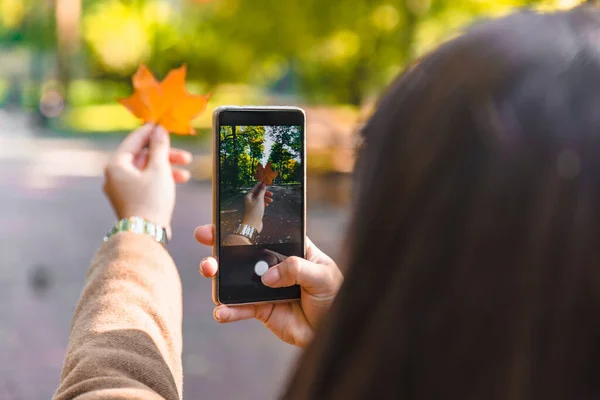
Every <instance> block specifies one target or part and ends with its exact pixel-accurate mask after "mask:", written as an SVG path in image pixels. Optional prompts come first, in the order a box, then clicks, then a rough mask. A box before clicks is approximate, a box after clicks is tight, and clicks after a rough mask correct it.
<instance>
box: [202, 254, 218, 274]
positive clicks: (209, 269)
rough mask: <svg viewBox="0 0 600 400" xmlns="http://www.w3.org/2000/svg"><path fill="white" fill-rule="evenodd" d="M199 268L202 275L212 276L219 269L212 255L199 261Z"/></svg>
mask: <svg viewBox="0 0 600 400" xmlns="http://www.w3.org/2000/svg"><path fill="white" fill-rule="evenodd" d="M199 270H200V274H202V276H203V277H205V278H212V277H213V276H215V274H216V273H217V271H218V270H219V264H218V263H217V260H215V259H214V257H206V258H205V259H204V260H202V261H200V266H199Z"/></svg>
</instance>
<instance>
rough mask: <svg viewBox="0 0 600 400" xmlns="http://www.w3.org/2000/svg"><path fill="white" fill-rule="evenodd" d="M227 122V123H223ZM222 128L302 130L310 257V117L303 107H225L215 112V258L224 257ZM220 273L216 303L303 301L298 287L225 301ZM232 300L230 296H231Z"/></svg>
mask: <svg viewBox="0 0 600 400" xmlns="http://www.w3.org/2000/svg"><path fill="white" fill-rule="evenodd" d="M223 121H225V122H223ZM221 125H289V126H301V127H302V138H303V141H302V142H303V143H302V166H303V178H304V182H303V191H302V192H303V193H302V218H301V221H302V247H303V249H304V256H305V255H306V114H305V112H304V110H302V109H301V108H299V107H263V106H222V107H219V108H217V109H216V110H215V111H214V113H213V174H212V175H213V185H212V187H213V223H214V225H215V243H214V246H213V257H215V258H216V259H217V261H218V260H219V254H220V214H219V208H220V207H219V204H220V200H219V193H220V187H219V186H220V177H219V146H220V143H219V141H220V137H219V131H220V127H221ZM220 292H221V288H220V281H219V273H218V272H217V274H216V275H215V276H214V277H213V281H212V297H213V302H214V303H215V304H227V305H240V304H260V303H275V302H288V301H293V300H297V299H299V298H300V289H299V288H296V289H295V290H294V291H289V292H290V293H293V294H291V295H285V296H273V295H271V296H265V295H260V294H257V297H256V298H248V297H252V296H248V295H246V296H241V297H244V299H243V300H241V299H232V300H229V299H224V298H222V297H223V296H221V294H220ZM227 297H230V296H227Z"/></svg>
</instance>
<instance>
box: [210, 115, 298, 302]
mask: <svg viewBox="0 0 600 400" xmlns="http://www.w3.org/2000/svg"><path fill="white" fill-rule="evenodd" d="M224 111H299V112H301V113H302V116H303V117H304V122H303V126H302V132H303V135H304V137H303V139H304V140H303V141H302V148H303V150H302V154H303V156H304V157H303V158H304V159H303V160H302V164H303V165H302V169H303V174H304V185H303V188H302V189H303V190H302V197H303V201H302V204H303V207H302V221H303V224H302V237H303V243H304V257H306V186H307V185H306V181H307V176H306V158H307V157H306V112H305V111H304V110H303V109H302V108H300V107H293V106H221V107H217V108H216V109H215V111H214V112H213V122H212V131H213V135H212V152H213V169H212V193H213V195H212V203H213V225H214V227H215V228H214V233H215V242H214V244H213V249H212V255H213V257H214V258H215V259H216V260H217V262H218V261H219V247H220V245H221V244H220V240H219V239H220V238H218V237H216V232H217V227H216V224H217V213H218V212H219V205H218V204H217V190H218V188H219V187H218V185H219V182H218V180H217V170H218V168H219V149H218V148H217V146H218V142H219V140H218V136H217V135H219V132H217V122H218V120H219V115H220V114H221V113H222V112H224ZM218 279H219V274H218V273H217V274H215V276H213V278H212V299H213V303H215V304H216V305H220V304H222V303H221V302H220V301H219V282H218ZM290 301H298V299H284V300H267V301H258V302H252V303H238V304H227V305H228V306H236V305H247V304H263V303H287V302H290Z"/></svg>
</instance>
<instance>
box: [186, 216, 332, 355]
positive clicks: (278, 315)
mask: <svg viewBox="0 0 600 400" xmlns="http://www.w3.org/2000/svg"><path fill="white" fill-rule="evenodd" d="M195 236H196V240H198V241H199V242H200V243H202V244H204V245H206V246H213V244H214V241H215V234H214V227H213V225H204V226H200V227H198V228H197V229H196V232H195ZM306 242H307V251H306V259H302V258H298V257H286V256H284V255H282V254H279V253H276V252H274V251H271V250H263V253H262V255H261V256H262V257H264V258H265V259H268V262H269V263H273V264H274V266H273V267H272V268H270V269H269V271H267V273H265V274H264V275H263V276H262V281H263V282H264V284H265V285H266V286H268V287H271V288H280V287H289V286H292V285H299V286H300V288H301V299H300V302H292V303H289V302H288V303H260V304H247V305H239V306H227V305H219V306H217V307H216V308H215V310H214V313H213V315H214V317H215V319H216V320H217V321H218V322H221V323H228V322H236V321H241V320H246V319H251V318H256V319H258V320H260V321H261V322H263V323H264V324H265V326H266V327H267V328H269V329H270V330H271V331H272V332H273V333H274V334H275V335H276V336H277V337H279V338H280V339H281V340H283V341H284V342H287V343H290V344H292V345H295V346H299V347H305V346H306V345H308V343H310V341H311V339H312V336H313V333H314V330H315V329H316V327H317V326H318V325H319V324H320V322H321V321H322V320H323V318H324V317H325V315H326V314H327V312H328V311H329V308H330V307H331V304H332V303H333V301H334V299H335V297H336V295H337V293H338V291H339V288H340V286H341V284H342V282H343V279H344V278H343V276H342V273H341V272H340V270H339V268H338V267H337V265H336V264H335V262H334V261H333V260H332V259H331V258H329V256H327V255H326V254H325V253H323V252H322V251H321V250H319V249H318V248H317V246H315V245H314V244H313V243H312V242H311V241H310V240H309V239H308V238H306ZM218 270H219V265H218V263H217V260H216V259H215V258H214V257H208V258H206V259H204V260H202V262H201V263H200V273H201V274H202V275H203V276H204V277H206V278H213V277H214V276H215V275H216V274H217V273H218Z"/></svg>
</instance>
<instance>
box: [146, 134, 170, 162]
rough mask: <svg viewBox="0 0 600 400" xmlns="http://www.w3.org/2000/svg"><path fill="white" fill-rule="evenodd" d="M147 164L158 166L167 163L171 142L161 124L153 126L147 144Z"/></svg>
mask: <svg viewBox="0 0 600 400" xmlns="http://www.w3.org/2000/svg"><path fill="white" fill-rule="evenodd" d="M148 150H149V152H148V153H149V154H148V166H153V167H159V166H164V165H168V164H169V152H170V150H171V143H170V139H169V133H168V132H167V131H166V130H165V129H164V128H163V127H161V126H155V127H154V130H153V131H152V134H151V135H150V144H149V145H148Z"/></svg>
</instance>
